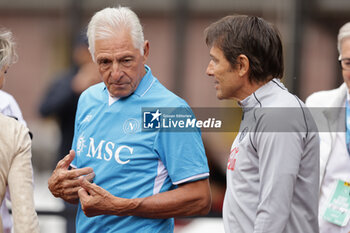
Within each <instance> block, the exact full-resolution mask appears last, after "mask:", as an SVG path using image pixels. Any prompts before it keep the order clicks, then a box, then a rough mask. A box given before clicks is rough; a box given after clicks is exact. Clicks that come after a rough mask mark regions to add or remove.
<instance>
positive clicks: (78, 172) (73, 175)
mask: <svg viewBox="0 0 350 233" xmlns="http://www.w3.org/2000/svg"><path fill="white" fill-rule="evenodd" d="M92 173H93V177H94V176H95V173H94V169H92V168H91V167H84V168H79V169H73V170H70V171H67V175H66V176H67V178H68V179H77V178H79V177H80V176H85V175H89V174H92ZM90 176H92V175H90Z"/></svg>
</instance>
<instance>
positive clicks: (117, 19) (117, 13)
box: [87, 6, 144, 61]
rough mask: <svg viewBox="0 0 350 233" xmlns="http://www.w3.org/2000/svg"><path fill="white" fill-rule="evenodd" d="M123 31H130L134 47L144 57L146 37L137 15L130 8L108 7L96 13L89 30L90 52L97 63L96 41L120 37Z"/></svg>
mask: <svg viewBox="0 0 350 233" xmlns="http://www.w3.org/2000/svg"><path fill="white" fill-rule="evenodd" d="M122 29H128V30H130V35H131V38H132V41H133V44H134V47H135V48H137V49H139V50H140V53H141V55H143V44H144V36H143V30H142V26H141V23H140V20H139V18H138V17H137V15H136V14H135V13H134V12H133V11H132V10H130V9H129V8H128V7H120V6H119V7H117V8H110V7H107V8H105V9H103V10H100V11H98V12H96V13H95V15H94V16H93V17H92V18H91V20H90V23H89V25H88V29H87V37H88V41H89V51H90V53H91V56H92V59H93V60H94V61H95V41H96V40H97V39H106V38H111V37H113V36H115V35H118V32H119V31H121V30H122Z"/></svg>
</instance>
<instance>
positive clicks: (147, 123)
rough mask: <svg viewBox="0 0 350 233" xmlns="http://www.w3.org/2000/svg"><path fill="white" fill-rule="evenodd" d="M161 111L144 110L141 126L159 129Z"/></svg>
mask: <svg viewBox="0 0 350 233" xmlns="http://www.w3.org/2000/svg"><path fill="white" fill-rule="evenodd" d="M161 115H162V113H161V112H159V109H157V111H145V112H143V127H144V129H159V128H160V126H161V123H160V121H161Z"/></svg>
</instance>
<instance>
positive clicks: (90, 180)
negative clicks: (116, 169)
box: [85, 172, 95, 183]
mask: <svg viewBox="0 0 350 233" xmlns="http://www.w3.org/2000/svg"><path fill="white" fill-rule="evenodd" d="M94 177H95V172H91V173H89V174H87V175H86V176H85V179H87V180H88V181H89V182H90V183H92V181H93V179H94Z"/></svg>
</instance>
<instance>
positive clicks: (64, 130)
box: [39, 35, 101, 164]
mask: <svg viewBox="0 0 350 233" xmlns="http://www.w3.org/2000/svg"><path fill="white" fill-rule="evenodd" d="M72 59H73V65H72V66H71V67H70V68H69V69H68V70H67V71H65V72H63V74H61V75H59V77H57V78H55V81H54V82H53V83H52V84H51V85H50V87H49V88H48V90H47V92H46V94H45V95H44V97H43V99H42V101H41V104H40V108H39V112H40V115H41V116H43V117H54V119H55V120H56V121H57V123H58V126H59V129H60V135H61V138H60V145H59V148H58V151H57V155H58V157H57V158H55V160H54V164H56V163H57V162H58V161H59V160H60V159H62V155H65V154H67V153H68V152H69V150H70V149H71V146H72V140H73V135H74V120H75V112H76V110H77V104H78V99H79V96H80V94H81V93H82V92H83V91H84V90H85V89H87V88H88V87H89V86H91V85H93V84H96V83H98V82H101V77H100V74H99V73H98V68H97V65H96V64H95V63H94V62H93V61H92V59H91V55H90V52H89V50H88V42H87V38H86V35H80V36H79V38H77V40H76V42H75V45H74V48H73V53H72Z"/></svg>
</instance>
